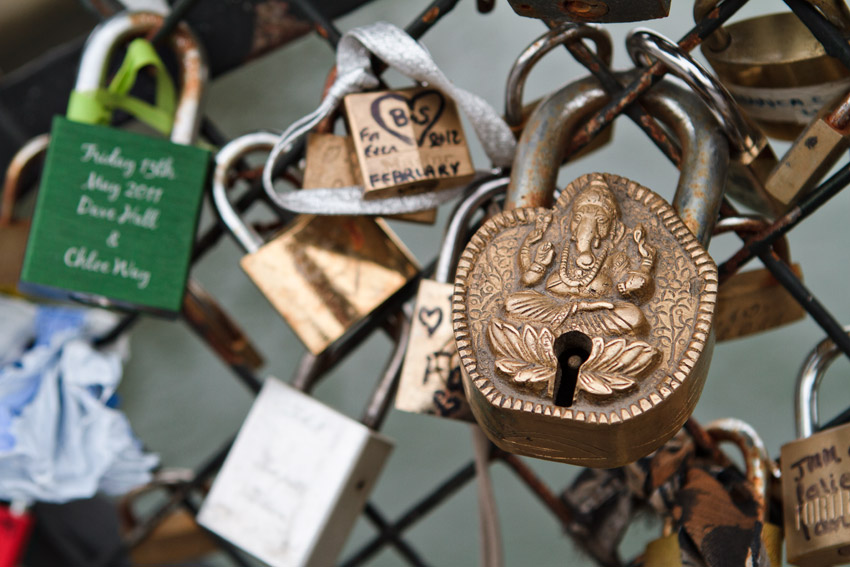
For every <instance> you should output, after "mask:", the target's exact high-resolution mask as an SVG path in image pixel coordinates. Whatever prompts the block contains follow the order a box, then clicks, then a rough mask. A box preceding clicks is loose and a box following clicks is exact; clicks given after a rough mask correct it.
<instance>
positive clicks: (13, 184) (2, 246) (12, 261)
mask: <svg viewBox="0 0 850 567" xmlns="http://www.w3.org/2000/svg"><path fill="white" fill-rule="evenodd" d="M49 140H50V136H48V135H47V134H43V135H41V136H37V137H35V138H33V139H32V140H30V141H29V142H27V143H26V144H24V145H23V146H22V147H21V149H20V150H18V152H17V153H16V154H15V155H14V156H13V157H12V161H11V162H9V167H8V169H7V170H6V178H5V181H4V183H3V198H2V201H0V291H2V292H6V293H14V292H15V290H16V288H17V286H18V278H19V277H20V275H21V266H22V265H23V263H24V252H25V251H26V248H27V237H28V236H29V231H30V221H29V220H24V219H15V218H14V209H15V201H16V200H17V196H18V191H19V189H20V184H21V182H22V179H23V178H24V177H25V176H26V174H27V173H28V170H30V169H31V168H33V167H36V166H38V165H39V164H38V163H37V162H39V161H41V160H43V158H44V152H45V151H46V150H47V143H48V141H49Z"/></svg>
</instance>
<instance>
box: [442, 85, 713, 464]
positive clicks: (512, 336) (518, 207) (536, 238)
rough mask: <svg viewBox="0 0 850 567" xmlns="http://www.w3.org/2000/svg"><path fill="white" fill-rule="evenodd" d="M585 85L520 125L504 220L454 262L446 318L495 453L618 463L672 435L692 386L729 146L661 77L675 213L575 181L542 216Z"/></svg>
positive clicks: (644, 198)
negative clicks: (677, 169) (673, 139)
mask: <svg viewBox="0 0 850 567" xmlns="http://www.w3.org/2000/svg"><path fill="white" fill-rule="evenodd" d="M595 84H596V83H595V81H591V82H588V81H587V80H585V81H579V82H577V83H573V84H572V85H569V86H567V87H565V88H564V89H562V90H561V91H559V92H557V93H555V94H554V95H552V96H551V97H549V98H548V99H547V100H545V101H544V102H543V103H541V105H540V106H539V107H538V109H537V110H536V111H535V114H534V115H533V116H532V118H531V119H530V120H529V124H530V125H532V127H530V128H526V130H525V131H524V132H523V136H522V138H521V140H520V144H519V146H518V149H517V156H516V158H515V161H514V167H513V170H512V175H511V186H510V187H509V190H508V206H509V207H511V208H509V209H508V210H505V211H504V212H503V213H501V214H499V215H496V216H495V217H493V218H492V219H490V220H489V221H487V222H486V223H485V224H484V226H482V228H481V229H479V231H478V232H477V233H476V234H475V235H474V236H473V238H472V240H471V242H470V243H469V245H468V246H467V248H466V250H465V251H464V253H463V256H462V257H461V261H460V264H459V266H458V271H457V277H456V280H455V294H454V297H453V311H454V314H453V319H454V326H455V339H456V341H457V346H458V352H459V353H460V356H461V361H462V363H463V369H464V390H465V392H466V395H467V400H468V401H469V403H470V406H471V407H472V410H473V414H474V415H475V418H476V420H477V421H478V423H479V425H481V427H482V429H483V430H484V431H485V433H486V434H487V435H488V437H489V438H490V439H491V440H492V441H493V442H494V443H495V444H496V445H497V446H499V447H500V448H502V449H504V450H507V451H511V452H514V453H518V454H521V455H528V456H533V457H539V458H544V459H548V460H555V461H562V462H568V463H573V464H580V465H585V466H592V467H614V466H620V465H623V464H625V463H628V462H631V461H634V460H635V459H637V458H639V457H641V456H643V455H646V454H648V453H650V452H651V451H653V450H654V449H656V448H658V447H659V446H661V445H662V444H663V443H664V442H665V441H666V440H667V439H669V438H670V437H672V436H673V435H674V434H675V433H676V431H678V430H679V428H680V427H681V426H682V424H683V423H684V421H685V420H686V419H687V417H688V416H689V415H690V413H691V411H692V410H693V408H694V406H695V404H696V401H697V399H698V398H699V394H700V392H701V390H702V385H703V382H704V380H705V377H706V374H707V372H708V365H709V361H710V359H711V352H712V349H713V345H714V334H713V332H712V326H711V322H712V314H713V311H714V303H715V300H716V295H717V270H716V267H715V265H714V262H713V261H712V259H711V258H710V256H709V255H708V253H707V252H706V251H705V250H704V248H703V245H702V244H701V243H703V244H704V243H707V241H708V239H709V237H710V236H709V235H710V233H711V229H712V227H713V224H714V221H715V219H716V216H717V211H718V209H719V206H720V199H721V196H722V188H723V185H724V181H725V171H726V167H727V164H728V157H729V154H728V152H729V150H728V144H727V141H726V139H725V138H724V137H723V136H722V134H720V133H719V132H718V129H717V126H716V124H717V123H716V121H715V120H714V118H713V117H712V116H711V113H710V112H709V110H708V109H707V108H706V107H705V105H703V103H702V102H701V101H700V100H699V99H698V98H696V97H695V95H693V94H692V93H690V92H689V91H687V90H685V89H682V88H679V87H677V86H675V85H673V84H671V83H670V82H667V81H664V82H661V83H660V84H659V85H657V86H656V87H655V88H653V89H652V90H651V91H650V93H648V94H647V95H646V96H644V97H643V99H642V102H643V104H645V105H646V107H647V108H648V109H650V112H652V113H653V114H654V115H655V116H656V117H658V118H660V119H661V121H662V122H664V123H665V124H667V125H668V127H670V129H671V130H673V131H674V132H675V133H676V134H677V135H678V136H679V139H680V144H681V145H682V146H683V147H685V148H688V150H689V151H688V152H687V153H686V155H685V156H684V166H683V168H682V176H681V177H680V180H679V186H678V189H677V195H676V198H675V199H674V201H675V205H676V210H674V208H673V207H671V206H670V205H669V204H667V202H666V201H664V200H663V199H662V198H661V197H659V196H658V195H656V194H655V193H653V192H652V191H650V190H648V189H646V188H645V187H642V186H641V185H639V184H638V183H635V182H633V181H629V180H628V179H625V178H623V177H620V176H617V175H611V174H589V175H584V176H582V177H580V178H578V179H577V180H575V181H573V182H572V183H570V184H569V185H568V186H567V187H566V188H565V189H564V190H563V191H562V192H561V196H560V197H559V199H558V201H557V202H556V203H555V206H554V208H552V209H546V208H542V207H545V206H547V205H548V204H549V203H550V202H551V195H552V193H553V191H554V187H555V179H556V175H557V170H558V164H559V163H560V158H561V157H562V156H561V155H560V153H559V151H553V148H554V149H559V148H563V147H564V141H565V140H569V139H570V136H571V134H572V133H573V131H574V128H575V127H576V126H577V124H576V122H577V121H578V120H577V113H580V112H581V110H575V109H582V108H583V106H584V105H583V104H582V103H583V102H584V101H583V100H582V99H583V98H584V99H588V100H592V99H594V98H596V97H604V96H605V94H604V93H603V92H602V91H601V89H598V88H597V89H594V88H593V86H594V85H595ZM565 109H574V110H572V111H569V110H565ZM685 117H686V118H685ZM565 125H566V126H565ZM697 133H699V134H698V135H697ZM514 207H515V208H514ZM677 211H678V214H677ZM680 214H681V215H682V217H684V220H683V218H682V217H680Z"/></svg>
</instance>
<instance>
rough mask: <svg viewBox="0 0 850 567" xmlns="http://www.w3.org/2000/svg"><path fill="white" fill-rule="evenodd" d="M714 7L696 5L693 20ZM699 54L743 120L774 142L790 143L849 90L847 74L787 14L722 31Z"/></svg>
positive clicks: (709, 2)
mask: <svg viewBox="0 0 850 567" xmlns="http://www.w3.org/2000/svg"><path fill="white" fill-rule="evenodd" d="M813 3H814V2H813ZM828 3H829V4H834V3H837V4H844V2H843V1H840V2H835V1H830V2H828ZM818 4H820V3H818ZM716 5H717V0H697V1H696V2H695V3H694V19H695V20H696V21H699V20H701V19H702V18H703V17H705V15H706V14H708V13H709V12H710V11H711V10H713V9H714V8H715V6H716ZM701 50H702V54H703V55H704V56H705V58H706V59H707V60H708V62H709V64H710V65H711V67H712V68H713V69H714V71H715V72H716V73H717V76H718V77H720V79H721V80H722V81H723V83H724V84H725V85H726V87H727V88H728V89H729V90H730V91H731V92H732V94H733V95H734V96H735V99H736V100H737V101H738V104H740V105H741V106H742V108H743V109H744V111H745V112H746V113H747V115H748V116H750V118H752V119H753V120H755V121H756V122H757V123H758V125H759V127H760V128H761V129H762V130H764V132H765V133H766V134H767V135H768V136H771V137H774V138H779V139H782V140H793V139H794V138H795V137H796V136H798V135H799V134H800V132H801V131H802V129H803V128H804V127H805V125H806V124H808V123H809V122H810V121H811V120H812V118H813V117H814V116H815V115H816V114H817V112H818V110H820V108H821V107H822V106H823V105H824V104H826V103H828V102H829V101H831V100H833V99H835V97H837V96H839V95H841V94H843V93H845V92H847V90H848V89H850V72H848V70H847V68H846V67H844V65H843V64H842V63H841V62H840V61H839V60H838V59H836V58H834V57H830V56H829V55H827V54H826V50H825V49H824V47H823V45H822V44H821V43H820V42H819V41H817V40H816V39H815V38H814V36H813V35H812V33H811V32H810V31H809V30H808V28H807V27H806V26H805V24H803V22H801V21H800V20H799V19H798V18H797V16H796V15H794V14H793V13H791V12H781V13H778V14H768V15H762V16H758V17H755V18H751V19H747V20H742V21H739V22H735V23H732V24H729V25H727V26H724V27H722V28H720V29H719V30H717V31H716V32H715V33H714V34H712V35H711V36H709V38H708V39H707V41H705V42H703V44H702V46H701Z"/></svg>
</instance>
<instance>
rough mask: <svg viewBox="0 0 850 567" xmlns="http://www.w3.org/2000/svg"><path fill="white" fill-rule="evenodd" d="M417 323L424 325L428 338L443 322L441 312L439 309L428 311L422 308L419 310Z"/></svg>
mask: <svg viewBox="0 0 850 567" xmlns="http://www.w3.org/2000/svg"><path fill="white" fill-rule="evenodd" d="M419 322H420V323H422V324H423V325H425V330H427V331H428V336H429V337H431V336H433V335H434V332H435V331H436V330H437V329H438V328H439V327H440V323H442V322H443V310H442V309H440V308H439V307H434V308H433V309H428V308H427V307H422V308H421V309H419Z"/></svg>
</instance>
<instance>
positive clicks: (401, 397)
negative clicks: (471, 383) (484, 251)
mask: <svg viewBox="0 0 850 567" xmlns="http://www.w3.org/2000/svg"><path fill="white" fill-rule="evenodd" d="M507 183H508V181H507V179H506V178H504V177H500V178H496V179H490V180H484V181H482V182H479V183H476V188H475V189H474V190H472V191H471V192H470V193H469V196H468V197H466V198H464V199H463V200H462V201H461V202H460V203H459V204H458V206H457V207H456V208H455V210H454V212H453V213H452V217H451V220H450V221H449V226H448V228H447V229H446V235H445V238H444V239H443V246H442V248H441V249H440V257H439V259H438V260H437V266H436V268H435V270H434V279H433V280H431V279H426V280H422V281H421V282H420V284H419V292H418V294H417V296H416V305H415V308H414V311H413V318H412V321H411V328H410V339H409V341H408V346H407V351H406V353H405V355H404V365H403V366H402V370H401V377H400V378H399V385H398V392H397V394H396V401H395V407H396V409H399V410H402V411H409V412H414V413H424V414H428V415H437V416H440V417H448V418H453V419H462V420H466V421H474V420H473V417H472V412H471V410H470V409H469V404H467V403H466V397H465V396H464V393H463V383H462V381H461V369H460V366H461V365H460V356H459V355H458V353H457V346H456V344H455V339H454V330H453V329H452V321H451V318H452V294H453V293H454V283H453V282H452V280H453V278H454V271H455V266H456V265H457V261H458V259H459V257H460V253H461V252H462V250H463V245H464V244H465V242H466V240H467V236H468V235H467V232H468V230H469V228H468V227H469V224H470V223H471V221H472V218H473V216H474V215H475V214H476V213H477V212H478V210H479V209H480V208H481V207H482V206H483V205H484V204H485V203H487V202H491V201H492V199H493V198H494V197H495V196H496V195H499V194H503V193H504V191H505V188H506V186H507Z"/></svg>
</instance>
